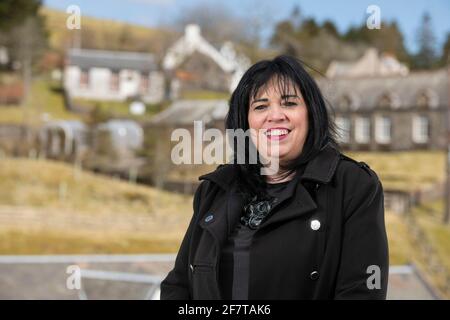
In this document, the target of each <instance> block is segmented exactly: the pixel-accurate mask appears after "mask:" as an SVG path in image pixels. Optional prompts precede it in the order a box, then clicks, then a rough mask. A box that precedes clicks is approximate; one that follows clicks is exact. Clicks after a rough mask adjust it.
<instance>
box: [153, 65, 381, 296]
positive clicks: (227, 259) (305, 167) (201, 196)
mask: <svg viewBox="0 0 450 320" xmlns="http://www.w3.org/2000/svg"><path fill="white" fill-rule="evenodd" d="M226 128H227V129H234V130H236V129H243V130H244V131H245V130H249V129H250V130H253V131H252V132H256V134H252V135H251V139H250V140H251V141H249V142H247V143H246V145H245V153H246V156H247V155H248V154H249V153H250V152H251V151H252V150H254V149H256V150H257V151H258V155H259V156H260V157H258V161H257V163H254V162H253V163H250V161H245V162H244V163H239V161H237V160H239V159H238V158H239V155H238V153H239V152H238V151H237V150H238V149H236V146H235V143H234V141H233V144H232V146H233V148H234V150H235V152H234V161H232V162H231V163H228V164H225V165H221V166H219V167H218V168H217V169H216V170H215V171H214V172H211V173H209V174H206V175H203V176H201V177H200V178H199V179H200V180H202V182H201V184H200V186H199V188H198V189H197V191H196V194H195V196H194V204H193V207H194V214H193V217H192V220H191V222H190V225H189V227H188V230H187V232H186V235H185V237H184V239H183V241H182V244H181V247H180V250H179V252H178V255H177V258H176V262H175V266H174V268H173V270H172V271H170V273H169V274H168V275H167V277H166V278H165V279H164V281H163V282H162V283H161V298H162V299H385V298H386V289H387V282H388V245H387V237H386V230H385V224H384V207H383V190H382V185H381V183H380V181H379V179H378V177H377V175H376V173H375V172H374V171H373V170H371V169H370V168H369V166H368V165H366V164H365V163H363V162H357V161H355V160H352V159H351V158H349V157H347V156H344V155H343V154H341V153H340V152H339V150H338V148H337V144H336V142H335V138H334V132H335V130H334V128H333V125H332V122H331V121H330V118H329V115H328V112H327V108H326V106H325V102H324V99H323V97H322V94H321V92H320V90H319V88H318V86H317V84H316V83H315V81H314V80H313V78H312V77H311V76H310V75H309V74H308V73H307V72H306V71H305V69H304V68H303V66H302V63H301V62H299V61H298V60H296V59H294V58H292V57H289V56H279V57H276V58H275V59H273V60H270V61H269V60H265V61H261V62H258V63H256V64H255V65H253V66H252V67H251V68H250V69H249V70H248V71H247V72H246V73H245V74H244V76H243V77H242V79H241V81H240V83H239V85H238V87H237V88H236V90H235V91H234V92H233V94H232V96H231V100H230V110H229V113H228V115H227V118H226ZM263 146H267V147H266V148H265V149H264V148H263ZM263 151H264V152H263ZM275 151H276V152H275ZM262 154H265V156H262V157H261V155H262ZM276 157H277V158H278V160H279V161H278V163H279V170H277V171H275V172H272V173H271V174H262V173H261V172H262V171H261V169H263V168H267V166H268V164H267V161H266V160H268V159H269V160H270V159H275V158H276ZM241 162H242V161H241Z"/></svg>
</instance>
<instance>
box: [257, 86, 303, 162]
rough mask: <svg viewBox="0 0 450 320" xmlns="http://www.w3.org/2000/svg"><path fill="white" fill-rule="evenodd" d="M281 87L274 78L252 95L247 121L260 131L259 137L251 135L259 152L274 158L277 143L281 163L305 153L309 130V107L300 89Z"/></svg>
mask: <svg viewBox="0 0 450 320" xmlns="http://www.w3.org/2000/svg"><path fill="white" fill-rule="evenodd" d="M278 88H279V86H277V84H276V82H275V81H273V80H272V81H270V82H269V83H268V84H267V86H266V87H264V88H261V89H260V90H259V92H258V93H257V95H256V97H255V98H254V99H253V97H251V99H250V102H249V112H248V124H249V127H250V129H254V130H256V132H257V135H256V136H255V135H252V141H253V143H254V144H255V145H256V147H257V149H258V152H259V153H261V154H265V153H264V152H266V153H267V154H268V156H269V157H274V156H276V148H275V146H276V144H278V147H279V149H278V157H279V163H280V164H282V163H283V162H285V161H287V160H292V159H295V158H297V157H298V156H299V155H300V153H301V152H302V149H303V145H304V144H305V140H306V137H307V133H308V109H307V107H306V105H305V102H304V100H303V97H302V95H301V93H300V90H299V89H298V88H297V90H294V87H293V85H292V84H289V86H287V88H288V90H287V92H284V93H280V92H279V91H280V90H279V89H278ZM255 140H256V141H255ZM266 146H267V147H266ZM266 148H267V151H265V150H266ZM263 151H264V152H263Z"/></svg>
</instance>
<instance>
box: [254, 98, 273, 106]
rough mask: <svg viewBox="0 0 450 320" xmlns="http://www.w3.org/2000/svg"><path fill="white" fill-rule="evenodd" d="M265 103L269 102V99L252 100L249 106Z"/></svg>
mask: <svg viewBox="0 0 450 320" xmlns="http://www.w3.org/2000/svg"><path fill="white" fill-rule="evenodd" d="M267 101H269V99H267V98H263V99H256V100H253V101H252V103H251V104H250V105H252V104H254V103H255V102H267Z"/></svg>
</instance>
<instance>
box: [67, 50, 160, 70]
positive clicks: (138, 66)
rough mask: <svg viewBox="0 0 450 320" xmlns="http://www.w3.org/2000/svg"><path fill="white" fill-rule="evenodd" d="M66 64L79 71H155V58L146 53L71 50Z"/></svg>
mask: <svg viewBox="0 0 450 320" xmlns="http://www.w3.org/2000/svg"><path fill="white" fill-rule="evenodd" d="M67 58H68V61H67V64H68V65H73V66H78V67H80V68H81V69H90V68H107V69H111V70H117V71H118V70H122V69H129V70H137V71H142V72H149V71H153V70H156V69H157V65H156V63H155V57H154V56H153V55H152V54H148V53H139V52H124V51H103V50H87V49H71V50H69V51H68V54H67Z"/></svg>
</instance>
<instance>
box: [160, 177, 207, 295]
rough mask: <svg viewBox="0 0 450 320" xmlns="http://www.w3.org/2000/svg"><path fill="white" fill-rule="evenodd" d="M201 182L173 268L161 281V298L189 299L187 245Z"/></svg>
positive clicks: (194, 222) (194, 219)
mask: <svg viewBox="0 0 450 320" xmlns="http://www.w3.org/2000/svg"><path fill="white" fill-rule="evenodd" d="M203 184H204V183H201V184H200V186H199V187H198V188H197V191H196V192H195V195H194V201H193V209H194V213H193V215H192V218H191V221H190V223H189V227H188V229H187V231H186V234H185V235H184V238H183V241H182V242H181V246H180V249H179V250H178V254H177V257H176V259H175V265H174V267H173V269H172V270H171V271H170V272H169V273H168V274H167V276H166V278H165V279H164V280H163V281H162V282H161V295H160V297H161V300H190V299H191V296H190V290H189V245H190V242H191V236H192V232H193V231H194V227H195V225H196V223H197V213H198V206H199V201H200V195H201V193H202V191H201V190H202V186H203Z"/></svg>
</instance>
